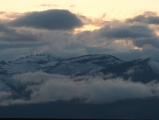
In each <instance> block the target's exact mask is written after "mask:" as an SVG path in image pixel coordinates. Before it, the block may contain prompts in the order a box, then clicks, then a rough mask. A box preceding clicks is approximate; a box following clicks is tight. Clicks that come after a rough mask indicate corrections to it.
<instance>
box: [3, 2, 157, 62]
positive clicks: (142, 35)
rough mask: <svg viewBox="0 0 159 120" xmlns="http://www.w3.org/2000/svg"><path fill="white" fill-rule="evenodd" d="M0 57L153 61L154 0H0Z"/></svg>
mask: <svg viewBox="0 0 159 120" xmlns="http://www.w3.org/2000/svg"><path fill="white" fill-rule="evenodd" d="M0 3H1V4H0V59H1V60H11V59H16V58H19V57H23V56H26V55H28V54H52V55H54V56H57V57H72V56H80V55H86V54H103V53H104V54H111V55H114V56H116V57H118V58H120V59H122V60H133V59H138V58H148V57H150V58H152V59H155V60H159V57H158V56H157V54H158V53H159V14H158V12H159V8H158V4H159V1H158V0H146V1H145V0H118V1H116V0H47V1H46V0H45V1H44V0H36V1H33V0H27V1H22V0H14V1H10V0H5V1H4V0H0Z"/></svg>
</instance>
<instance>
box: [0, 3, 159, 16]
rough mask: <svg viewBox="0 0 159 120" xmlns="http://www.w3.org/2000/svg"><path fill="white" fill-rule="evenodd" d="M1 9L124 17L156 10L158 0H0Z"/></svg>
mask: <svg viewBox="0 0 159 120" xmlns="http://www.w3.org/2000/svg"><path fill="white" fill-rule="evenodd" d="M0 3H1V4H0V8H1V11H7V12H28V11H39V10H46V9H68V10H71V11H72V12H75V13H80V14H83V15H86V16H91V17H99V16H102V15H103V14H106V15H107V16H108V17H110V18H125V17H130V16H132V15H135V14H139V13H140V12H141V11H147V10H149V11H154V12H158V11H159V10H158V4H159V1H158V0H34V1H33V0H25V1H24V0H12V1H11V0H0Z"/></svg>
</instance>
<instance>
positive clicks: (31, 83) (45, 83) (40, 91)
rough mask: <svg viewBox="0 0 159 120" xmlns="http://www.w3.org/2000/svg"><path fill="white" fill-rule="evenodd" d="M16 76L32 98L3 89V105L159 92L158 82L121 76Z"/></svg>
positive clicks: (109, 99)
mask: <svg viewBox="0 0 159 120" xmlns="http://www.w3.org/2000/svg"><path fill="white" fill-rule="evenodd" d="M13 80H14V81H16V82H18V83H20V84H21V85H24V86H26V87H25V90H24V92H26V93H29V99H25V98H17V99H15V98H12V97H11V96H12V95H11V92H8V93H7V91H6V92H5V93H2V92H1V93H2V94H1V93H0V105H11V104H28V103H40V102H50V101H52V102H56V101H59V100H61V101H70V100H74V99H78V100H81V101H83V102H84V103H86V104H89V103H93V104H102V103H109V102H115V101H118V100H125V99H136V98H142V99H143V98H148V97H158V96H159V84H158V83H155V82H151V83H147V84H143V83H140V82H136V83H135V82H132V81H125V80H123V79H121V78H117V79H107V80H104V79H103V77H102V76H96V77H91V76H81V77H69V76H63V75H56V74H47V73H44V72H41V71H39V72H35V73H23V74H19V75H15V76H13Z"/></svg>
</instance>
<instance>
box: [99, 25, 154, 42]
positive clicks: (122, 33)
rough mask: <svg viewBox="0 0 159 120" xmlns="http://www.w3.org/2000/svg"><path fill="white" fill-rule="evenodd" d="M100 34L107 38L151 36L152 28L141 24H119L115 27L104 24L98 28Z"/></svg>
mask: <svg viewBox="0 0 159 120" xmlns="http://www.w3.org/2000/svg"><path fill="white" fill-rule="evenodd" d="M100 32H101V34H102V35H103V36H105V37H107V38H110V39H111V38H116V39H136V38H142V37H151V36H153V30H151V29H149V28H148V27H147V26H142V25H126V24H125V25H121V26H117V27H110V26H105V27H104V28H102V29H101V30H100Z"/></svg>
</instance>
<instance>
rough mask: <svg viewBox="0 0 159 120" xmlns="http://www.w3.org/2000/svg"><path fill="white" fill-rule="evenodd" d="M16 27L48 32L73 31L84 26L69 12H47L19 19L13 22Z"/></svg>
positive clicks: (30, 14)
mask: <svg viewBox="0 0 159 120" xmlns="http://www.w3.org/2000/svg"><path fill="white" fill-rule="evenodd" d="M11 24H12V25H14V26H25V27H34V28H41V29H48V30H72V29H74V28H75V27H80V26H82V22H81V20H80V19H79V18H78V17H77V16H76V15H75V14H73V13H71V12H69V11H67V10H47V11H41V12H32V13H28V14H26V15H24V16H23V17H19V18H17V19H16V20H14V21H13V22H11Z"/></svg>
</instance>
